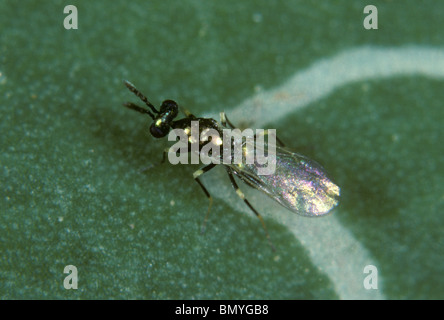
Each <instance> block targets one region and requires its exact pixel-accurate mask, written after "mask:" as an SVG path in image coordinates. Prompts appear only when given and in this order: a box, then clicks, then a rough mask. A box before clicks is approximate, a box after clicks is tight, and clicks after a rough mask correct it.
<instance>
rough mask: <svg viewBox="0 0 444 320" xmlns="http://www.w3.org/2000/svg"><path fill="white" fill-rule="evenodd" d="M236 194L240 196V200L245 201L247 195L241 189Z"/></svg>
mask: <svg viewBox="0 0 444 320" xmlns="http://www.w3.org/2000/svg"><path fill="white" fill-rule="evenodd" d="M236 193H237V195H238V196H239V198H241V199H242V200H244V199H245V195H244V193H243V192H242V191H241V190H240V189H236Z"/></svg>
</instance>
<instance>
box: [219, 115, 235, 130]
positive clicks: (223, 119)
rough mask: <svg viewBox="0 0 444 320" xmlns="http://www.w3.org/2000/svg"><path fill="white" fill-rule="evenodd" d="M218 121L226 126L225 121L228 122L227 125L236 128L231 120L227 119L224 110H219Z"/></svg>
mask: <svg viewBox="0 0 444 320" xmlns="http://www.w3.org/2000/svg"><path fill="white" fill-rule="evenodd" d="M220 123H221V124H222V125H223V126H224V127H226V126H227V123H228V125H229V126H230V127H231V129H235V128H236V127H235V126H234V125H233V124H232V123H231V121H230V120H228V117H227V115H226V114H225V112H221V113H220Z"/></svg>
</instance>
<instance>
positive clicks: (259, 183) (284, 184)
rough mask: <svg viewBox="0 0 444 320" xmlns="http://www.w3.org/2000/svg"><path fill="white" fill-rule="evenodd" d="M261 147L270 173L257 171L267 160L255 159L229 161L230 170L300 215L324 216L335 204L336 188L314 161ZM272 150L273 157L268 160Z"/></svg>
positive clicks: (337, 192)
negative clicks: (262, 162) (262, 173)
mask: <svg viewBox="0 0 444 320" xmlns="http://www.w3.org/2000/svg"><path fill="white" fill-rule="evenodd" d="M246 145H247V143H244V147H245V146H246ZM250 147H251V146H250ZM254 149H255V152H257V151H258V146H257V145H254ZM264 149H265V151H266V153H265V154H266V155H267V153H268V156H270V155H271V157H270V158H269V160H268V161H269V163H268V166H269V168H270V166H271V169H273V167H274V171H273V170H271V172H270V174H268V175H260V174H259V172H260V171H259V169H261V168H262V169H263V168H264V167H267V163H265V164H259V163H258V162H257V160H256V158H255V160H254V163H251V164H246V163H242V164H229V165H228V166H229V167H230V170H231V171H232V172H233V173H234V174H235V175H236V176H237V177H239V178H240V179H241V180H242V181H244V182H245V183H247V184H248V185H250V186H251V187H253V188H256V189H259V190H261V191H263V192H264V193H266V194H267V195H268V196H270V197H271V198H272V199H274V200H276V201H277V202H279V203H280V204H281V205H283V206H284V207H286V208H288V209H290V210H291V211H293V212H296V213H297V214H300V215H303V216H321V215H324V214H326V213H328V212H329V211H330V210H331V209H332V208H334V207H335V206H336V205H337V204H338V198H339V194H340V189H339V187H338V186H337V185H336V184H335V183H334V182H333V181H332V180H331V179H330V178H329V177H328V175H327V173H326V171H325V169H324V168H322V166H321V165H320V164H318V163H317V162H316V161H314V160H311V159H309V158H307V157H305V156H303V155H300V154H298V153H294V152H291V151H290V150H288V149H286V148H282V147H279V146H273V148H270V147H269V146H268V145H265V147H264ZM273 149H275V150H276V151H275V152H274V155H275V157H274V159H271V158H273V156H272V155H273V152H272V151H273ZM245 150H246V149H244V153H245Z"/></svg>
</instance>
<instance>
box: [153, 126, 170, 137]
mask: <svg viewBox="0 0 444 320" xmlns="http://www.w3.org/2000/svg"><path fill="white" fill-rule="evenodd" d="M169 132H170V127H169V126H168V125H167V124H166V123H164V122H160V123H153V124H152V125H151V127H150V133H151V134H152V135H153V137H154V138H163V137H165V136H166V135H167V134H168V133H169Z"/></svg>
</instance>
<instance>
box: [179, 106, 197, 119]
mask: <svg viewBox="0 0 444 320" xmlns="http://www.w3.org/2000/svg"><path fill="white" fill-rule="evenodd" d="M179 108H180V111H182V112H183V114H184V115H186V117H187V118H191V119H196V116H195V115H194V114H192V113H191V112H190V111H188V110H187V109H185V108H184V107H182V106H179Z"/></svg>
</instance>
